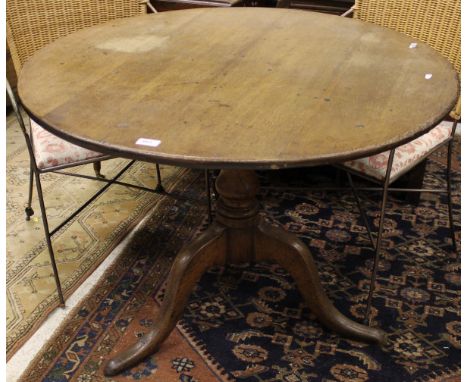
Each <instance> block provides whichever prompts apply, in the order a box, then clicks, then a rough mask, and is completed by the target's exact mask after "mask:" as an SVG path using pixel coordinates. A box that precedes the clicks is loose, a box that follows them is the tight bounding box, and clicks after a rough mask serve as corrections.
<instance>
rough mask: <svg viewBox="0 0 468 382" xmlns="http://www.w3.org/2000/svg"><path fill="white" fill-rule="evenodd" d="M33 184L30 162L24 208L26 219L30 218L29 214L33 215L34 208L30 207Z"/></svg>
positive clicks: (32, 171)
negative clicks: (26, 197)
mask: <svg viewBox="0 0 468 382" xmlns="http://www.w3.org/2000/svg"><path fill="white" fill-rule="evenodd" d="M33 186H34V168H33V164H32V162H31V166H30V168H29V192H28V204H27V205H26V208H25V209H24V212H25V213H26V220H28V221H29V220H31V216H33V215H34V210H33V209H32V207H31V203H32V194H33Z"/></svg>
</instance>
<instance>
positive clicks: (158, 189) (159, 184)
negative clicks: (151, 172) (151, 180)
mask: <svg viewBox="0 0 468 382" xmlns="http://www.w3.org/2000/svg"><path fill="white" fill-rule="evenodd" d="M156 179H157V184H156V188H155V191H156V192H164V187H163V185H162V179H161V169H160V168H159V164H158V163H156Z"/></svg>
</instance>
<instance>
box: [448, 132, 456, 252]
mask: <svg viewBox="0 0 468 382" xmlns="http://www.w3.org/2000/svg"><path fill="white" fill-rule="evenodd" d="M452 151H453V137H452V139H451V140H450V142H449V144H448V148H447V172H446V178H447V205H448V216H449V224H450V231H451V236H452V249H453V251H454V252H456V251H457V239H456V237H455V226H454V223H453V204H452Z"/></svg>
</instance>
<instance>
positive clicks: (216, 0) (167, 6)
mask: <svg viewBox="0 0 468 382" xmlns="http://www.w3.org/2000/svg"><path fill="white" fill-rule="evenodd" d="M260 1H262V0H260ZM260 1H259V0H151V4H152V5H153V6H154V7H155V8H156V10H157V11H158V12H164V11H175V10H180V9H189V8H213V7H214V8H218V7H221V8H226V7H244V6H256V5H260V4H261V2H260Z"/></svg>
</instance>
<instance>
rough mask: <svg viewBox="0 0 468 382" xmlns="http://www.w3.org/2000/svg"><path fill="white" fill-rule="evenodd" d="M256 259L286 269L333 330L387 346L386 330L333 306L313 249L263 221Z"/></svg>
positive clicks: (318, 316)
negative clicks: (352, 316) (320, 277)
mask: <svg viewBox="0 0 468 382" xmlns="http://www.w3.org/2000/svg"><path fill="white" fill-rule="evenodd" d="M255 260H256V261H270V262H271V261H273V262H276V263H278V264H279V265H281V266H282V267H283V268H285V269H286V270H287V271H288V272H289V273H290V274H291V276H292V277H293V278H294V280H295V281H296V283H297V286H298V289H299V291H300V292H301V294H302V296H303V298H304V300H305V301H306V303H307V305H308V307H309V308H310V309H311V311H312V313H313V314H314V315H315V316H316V317H317V319H318V320H319V321H320V322H321V323H322V324H323V325H325V326H326V327H328V328H329V329H330V330H332V331H335V332H337V333H339V334H341V335H343V336H345V337H348V338H352V339H356V340H361V341H365V342H377V343H379V344H384V343H385V341H386V337H385V333H384V332H383V331H382V330H380V329H376V328H371V327H368V326H365V325H361V324H359V323H357V322H355V321H352V320H350V319H349V318H347V317H345V316H344V315H343V314H341V313H340V312H339V311H338V310H337V309H336V308H335V307H334V306H333V304H332V303H331V302H330V300H329V299H328V297H327V296H326V294H325V292H324V290H323V288H322V285H321V283H320V279H319V275H318V272H317V268H316V267H315V264H314V260H313V258H312V255H311V253H310V251H309V249H308V248H307V247H306V246H305V244H304V243H302V242H301V241H300V240H299V239H298V238H297V237H296V236H295V235H293V234H290V233H288V232H286V231H284V230H283V229H281V228H276V227H273V226H271V225H270V224H268V223H267V222H265V221H261V222H260V223H259V224H258V226H257V232H256V234H255Z"/></svg>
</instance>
